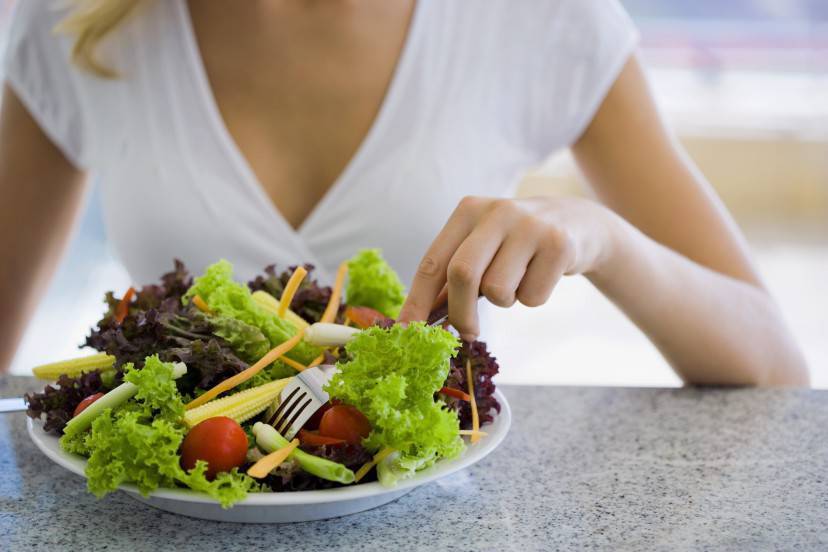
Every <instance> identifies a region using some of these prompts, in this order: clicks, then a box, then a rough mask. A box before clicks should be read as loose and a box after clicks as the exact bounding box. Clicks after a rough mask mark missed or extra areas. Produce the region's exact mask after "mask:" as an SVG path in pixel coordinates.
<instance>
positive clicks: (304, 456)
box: [253, 422, 354, 484]
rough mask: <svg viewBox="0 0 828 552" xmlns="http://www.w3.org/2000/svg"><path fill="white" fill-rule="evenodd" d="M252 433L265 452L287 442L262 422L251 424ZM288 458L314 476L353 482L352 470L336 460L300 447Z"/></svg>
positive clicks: (340, 481)
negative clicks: (322, 456)
mask: <svg viewBox="0 0 828 552" xmlns="http://www.w3.org/2000/svg"><path fill="white" fill-rule="evenodd" d="M253 435H255V436H256V444H257V445H259V446H260V447H261V448H262V449H264V450H265V452H273V451H274V450H277V449H280V448H282V447H285V446H287V445H288V444H289V443H288V441H287V439H285V438H284V437H282V436H281V435H280V434H279V432H278V431H276V430H275V429H274V428H273V426H269V425H267V424H263V423H262V422H256V423H255V424H254V425H253ZM290 458H295V459H296V461H297V462H299V465H300V466H301V467H302V469H303V470H305V471H306V472H308V473H310V474H312V475H315V476H316V477H321V478H322V479H327V480H328V481H336V482H338V483H345V484H348V483H353V482H354V472H353V471H351V470H349V469H348V468H346V467H345V466H343V465H342V464H339V463H337V462H333V461H331V460H327V459H325V458H320V457H318V456H314V455H312V454H308V453H307V452H305V451H303V450H300V449H296V450H294V451H293V452H292V453H291V454H290Z"/></svg>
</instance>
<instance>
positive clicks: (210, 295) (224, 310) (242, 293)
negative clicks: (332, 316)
mask: <svg viewBox="0 0 828 552" xmlns="http://www.w3.org/2000/svg"><path fill="white" fill-rule="evenodd" d="M196 295H198V296H200V297H201V298H202V299H204V301H205V302H206V303H207V304H208V305H209V306H210V310H212V311H213V312H214V313H216V314H217V315H219V317H218V318H217V320H218V323H219V325H220V326H222V325H223V327H221V328H220V330H219V331H221V332H222V333H221V334H219V335H221V337H223V338H225V339H227V340H228V341H230V342H231V346H232V347H234V350H236V351H237V352H238V353H239V354H240V355H243V356H244V355H245V354H250V356H252V354H251V353H252V352H254V351H256V350H257V349H258V350H261V349H260V343H261V341H260V340H259V337H258V336H257V335H254V334H252V333H250V332H249V330H248V329H245V328H244V327H242V326H238V327H236V328H231V327H230V326H229V325H228V323H227V322H226V321H222V320H221V318H222V317H228V318H232V319H235V320H238V321H240V322H243V323H244V324H246V325H249V326H253V327H254V328H256V329H258V330H259V331H260V332H261V333H262V335H264V337H265V338H266V339H267V342H268V344H269V347H268V349H271V348H273V347H276V346H277V345H279V344H280V343H284V342H285V341H287V340H288V339H290V338H291V337H293V336H294V335H296V332H297V330H296V327H295V326H294V325H293V324H291V323H290V322H288V321H287V320H284V319H282V318H279V317H278V316H275V315H273V314H271V313H269V312H267V311H265V310H264V309H262V308H261V307H259V306H258V305H257V304H256V302H255V301H254V300H253V297H252V295H251V293H250V289H249V288H248V287H247V286H246V285H244V284H240V283H238V282H236V281H235V280H233V265H231V264H230V263H229V262H227V261H225V260H221V261H219V262H217V263H215V264H213V265H210V266H209V267H207V270H206V271H205V272H204V274H203V275H202V276H199V277H197V278H196V279H195V280H194V282H193V285H192V287H190V289H189V290H187V293H186V294H185V295H184V297H183V298H182V301H183V302H184V303H185V304H186V303H187V302H189V301H190V300H191V299H192V298H193V297H194V296H196ZM247 340H250V341H247ZM237 348H238V349H237ZM239 349H240V350H239ZM265 352H266V351H265ZM319 353H320V350H319V349H318V348H316V347H314V346H312V345H310V344H309V343H305V342H301V343H299V344H298V345H297V346H296V347H294V348H293V349H291V350H290V352H288V353H287V356H289V357H290V358H292V359H293V360H296V361H298V362H301V363H303V364H307V363H309V362H311V361H312V360H313V359H314V358H316V357H317V356H318V355H319ZM276 366H278V367H280V368H286V365H284V364H278V365H276ZM274 369H275V367H274ZM293 374H295V371H294V370H292V369H290V370H289V371H288V372H287V373H280V374H276V377H286V376H291V375H293Z"/></svg>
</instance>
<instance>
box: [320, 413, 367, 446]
mask: <svg viewBox="0 0 828 552" xmlns="http://www.w3.org/2000/svg"><path fill="white" fill-rule="evenodd" d="M369 433H371V423H370V422H369V421H368V418H366V417H365V414H363V413H362V412H360V411H359V410H357V409H356V408H355V407H353V406H350V405H347V404H337V405H334V406H332V407H330V408H329V409H328V410H327V411H326V412H325V413H324V414H323V415H322V421H320V422H319V435H324V436H325V437H334V438H337V439H344V440H345V441H347V442H348V443H351V444H354V445H358V444H360V443H361V442H362V440H363V439H364V438H366V437H368V434H369Z"/></svg>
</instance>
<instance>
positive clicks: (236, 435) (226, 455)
mask: <svg viewBox="0 0 828 552" xmlns="http://www.w3.org/2000/svg"><path fill="white" fill-rule="evenodd" d="M246 458H247V435H246V434H245V433H244V430H243V429H242V427H241V426H240V425H239V424H238V423H236V421H235V420H232V419H230V418H228V417H227V416H216V417H215V418H207V419H206V420H204V421H203V422H201V423H200V424H198V425H196V426H195V427H194V428H193V429H191V430H190V432H189V433H188V434H187V436H186V437H184V442H183V443H182V444H181V467H183V468H184V469H185V470H190V469H192V468H194V467H195V465H196V461H197V460H205V461H206V462H207V472H206V476H207V479H213V478H214V477H215V476H216V474H217V473H219V472H226V471H230V470H231V469H233V468H238V467H240V466H242V464H244V463H245V460H246Z"/></svg>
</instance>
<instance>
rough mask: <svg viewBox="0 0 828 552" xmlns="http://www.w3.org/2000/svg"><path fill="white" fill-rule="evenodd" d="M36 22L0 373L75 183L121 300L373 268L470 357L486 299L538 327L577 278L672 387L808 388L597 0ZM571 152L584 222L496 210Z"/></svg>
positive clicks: (55, 243)
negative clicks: (443, 325)
mask: <svg viewBox="0 0 828 552" xmlns="http://www.w3.org/2000/svg"><path fill="white" fill-rule="evenodd" d="M49 4H50V3H49V2H46V1H45V0H39V1H26V2H20V5H19V6H18V10H17V14H16V17H15V20H14V23H13V26H12V29H11V35H12V36H11V40H10V44H9V47H8V52H7V55H6V64H5V66H6V88H5V93H4V101H3V110H2V120H1V121H0V204H1V205H2V206H0V213H2V219H0V257H2V258H3V259H4V263H3V265H4V268H3V278H2V282H0V284H2V285H1V286H0V303H2V304H3V305H4V306H5V310H6V313H5V315H4V316H3V317H0V320H1V321H0V366H7V365H8V362H9V359H10V357H11V355H12V352H13V350H14V348H15V346H16V343H17V341H18V340H19V338H20V335H21V333H22V331H23V328H24V326H25V323H26V321H27V319H28V317H29V314H30V312H31V311H32V309H33V307H34V306H35V304H36V302H37V298H38V297H39V296H40V295H41V293H42V291H43V289H44V285H45V283H46V282H47V281H48V280H49V277H50V275H51V273H52V271H53V269H54V266H55V263H56V261H57V259H58V257H59V254H60V251H61V250H62V248H63V246H64V244H65V242H66V239H67V235H68V234H69V230H70V228H71V226H72V223H73V221H74V220H75V218H76V215H77V211H78V205H79V204H80V201H81V197H82V195H83V191H84V189H85V184H84V182H85V181H86V180H87V175H88V174H90V173H91V174H95V175H96V176H97V177H98V178H99V179H100V180H101V182H102V185H103V186H102V191H103V199H104V207H105V218H106V223H107V227H108V232H109V236H110V239H111V241H112V242H113V244H114V246H115V248H116V251H117V253H118V255H119V256H120V258H121V260H122V261H123V262H124V264H125V265H126V267H127V269H128V270H129V271H130V274H131V276H132V277H133V279H134V281H136V282H143V281H152V280H153V279H154V278H155V277H157V275H158V274H160V273H161V272H162V271H163V270H164V269H165V268H166V267H167V266H169V264H170V261H171V259H172V258H173V257H180V258H182V259H184V260H185V261H186V262H187V263H188V264H189V265H190V266H191V268H192V269H194V270H196V271H198V270H200V269H201V268H202V267H204V266H205V265H207V264H208V263H210V262H212V261H214V260H215V259H217V258H219V257H226V258H228V259H229V260H231V261H233V262H234V264H235V265H236V267H237V269H238V270H239V272H240V275H241V276H247V275H250V274H252V273H253V272H255V271H256V270H259V269H260V268H261V267H262V266H263V265H265V264H267V263H269V262H272V261H277V262H279V263H282V264H288V263H296V262H298V261H308V262H312V263H314V264H316V265H317V266H318V267H319V268H320V270H321V275H320V277H321V278H324V279H327V278H330V274H331V271H332V269H333V268H334V267H335V266H336V265H337V263H338V262H339V261H340V260H341V259H343V258H346V257H348V256H350V255H351V254H352V253H353V252H354V251H355V250H356V249H357V248H360V247H364V246H379V247H381V248H383V250H384V252H385V255H386V256H387V257H388V258H389V259H390V262H391V264H392V265H393V266H395V267H396V268H398V269H399V270H400V272H401V274H402V276H403V278H404V279H408V281H410V282H411V286H410V294H409V297H408V300H407V303H406V305H405V306H404V308H403V312H402V315H401V319H402V320H404V321H409V320H416V319H422V318H424V317H426V315H427V313H428V311H429V309H430V308H431V306H432V304H433V303H434V301H435V299H436V298H437V297H438V295H439V294H440V293H441V290H443V288H444V287H445V288H446V289H447V293H448V304H449V311H450V319H451V322H452V324H453V325H454V326H455V327H456V328H457V329H458V330H459V331H460V333H461V334H462V335H463V336H464V337H466V338H469V339H470V338H473V337H474V336H475V335H477V333H478V320H477V297H478V293H482V294H483V295H485V296H486V298H488V300H489V301H490V302H492V303H494V304H496V305H499V306H501V307H508V306H510V305H512V304H513V303H515V302H516V301H520V302H521V303H523V304H525V305H529V306H537V305H541V304H543V303H544V302H545V301H546V300H547V298H548V297H549V295H550V293H551V292H552V289H553V287H554V286H555V283H556V282H557V281H558V279H560V278H561V276H563V275H575V274H583V275H584V276H586V277H587V278H588V279H589V280H590V281H591V282H592V283H593V284H594V285H595V286H596V287H597V288H598V289H599V290H601V291H602V292H603V293H604V294H605V295H606V296H607V297H609V298H610V299H611V300H612V301H614V302H615V303H616V304H617V305H618V306H619V307H620V308H621V309H622V310H623V311H624V312H625V313H626V314H627V316H629V317H630V318H631V319H632V320H633V321H634V322H635V323H636V324H637V325H638V326H639V327H640V328H641V330H642V331H643V332H645V333H646V334H647V335H648V336H649V337H650V339H651V340H652V341H653V343H655V344H656V346H657V347H658V348H659V349H660V350H661V352H662V353H663V354H664V356H665V357H666V358H667V360H668V361H669V362H670V364H671V365H672V366H673V367H674V369H675V370H676V372H677V373H678V374H679V375H680V376H681V377H682V378H683V379H684V380H685V381H687V382H692V383H700V384H757V385H781V384H790V385H805V384H807V382H808V376H807V370H806V367H805V365H804V361H803V358H802V356H801V354H800V352H799V350H798V349H797V346H796V345H795V343H794V342H793V340H792V339H791V336H790V334H789V333H788V331H787V329H786V328H785V326H784V323H783V322H782V319H781V317H780V314H779V311H778V309H777V307H776V305H775V304H774V302H773V300H772V298H771V297H770V296H769V294H768V292H767V291H766V289H765V288H764V287H763V285H762V282H761V281H760V278H759V276H758V275H757V273H756V270H755V269H754V267H753V265H752V264H751V261H750V259H749V256H748V253H747V249H746V247H745V244H744V240H743V239H742V237H741V236H740V234H739V232H738V230H737V229H736V227H735V225H734V224H733V222H732V221H731V219H730V217H729V216H728V214H727V213H726V212H725V210H724V208H723V207H722V205H721V203H720V202H719V201H718V199H717V198H716V197H715V195H714V193H713V192H712V190H711V188H710V186H709V185H708V184H707V183H706V182H705V181H704V178H703V177H702V175H701V174H699V172H698V171H697V170H696V168H695V167H694V166H693V165H692V163H691V162H690V161H689V160H688V159H687V157H686V155H685V154H684V152H683V151H682V150H681V148H680V146H679V145H678V144H677V143H676V142H675V140H674V139H673V138H672V137H671V135H670V134H669V132H668V131H667V130H666V129H665V128H664V126H663V123H662V121H661V119H660V118H659V115H658V114H657V112H656V109H655V107H654V105H653V101H652V98H651V96H650V94H649V92H648V89H647V85H646V82H645V79H644V76H643V72H642V69H641V66H640V63H639V61H638V59H637V56H636V54H635V44H636V38H637V35H636V32H635V30H634V28H633V26H632V24H631V22H630V21H629V19H628V17H627V16H626V14H624V12H623V10H622V9H621V8H620V6H619V5H618V4H617V3H616V1H615V0H522V1H521V2H512V1H510V0H486V1H484V2H475V3H463V2H441V1H436V0H419V1H416V2H415V1H414V0H393V1H389V0H361V1H356V0H326V1H321V2H320V1H312V0H258V1H249V2H236V3H233V7H232V11H229V10H228V8H227V6H228V3H226V2H222V1H220V0H192V1H190V2H189V3H188V2H186V0H169V1H160V2H159V1H155V2H153V1H150V0H86V1H82V2H78V1H76V2H75V6H74V11H67V10H68V8H66V7H63V8H60V9H56V8H53V7H51V6H50V5H49ZM59 23H60V28H61V29H62V33H60V34H57V35H56V34H55V33H53V32H52V29H53V28H54V27H55V26H56V25H57V24H59ZM563 147H570V148H571V149H572V151H573V153H574V156H575V158H576V160H577V162H578V164H579V165H580V167H581V168H582V170H583V171H584V173H585V174H586V176H587V178H588V180H589V183H590V185H591V186H592V188H593V190H594V192H595V194H596V196H597V199H598V201H593V200H588V199H573V198H566V199H562V198H533V199H520V200H516V199H506V197H507V196H508V195H509V192H510V190H511V188H512V187H513V185H514V184H515V182H516V181H517V178H518V177H519V175H520V173H521V172H522V171H525V170H526V169H527V168H529V167H531V166H533V165H535V164H537V163H539V162H540V161H541V160H542V159H543V158H545V157H546V156H547V155H548V154H550V153H552V152H553V151H555V150H557V149H560V148H563ZM418 259H421V260H419V262H418Z"/></svg>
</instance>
